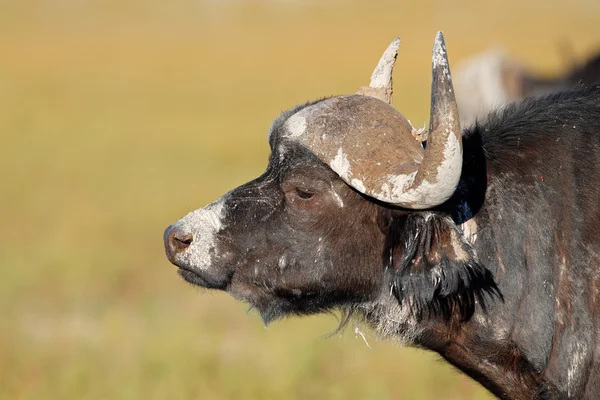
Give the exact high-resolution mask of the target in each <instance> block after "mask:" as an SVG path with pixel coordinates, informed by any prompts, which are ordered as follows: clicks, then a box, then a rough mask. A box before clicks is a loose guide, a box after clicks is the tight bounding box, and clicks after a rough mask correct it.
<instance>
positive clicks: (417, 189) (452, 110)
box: [395, 31, 462, 209]
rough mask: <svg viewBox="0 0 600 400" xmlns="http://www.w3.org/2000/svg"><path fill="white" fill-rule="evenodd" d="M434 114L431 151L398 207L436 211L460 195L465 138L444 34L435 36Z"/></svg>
mask: <svg viewBox="0 0 600 400" xmlns="http://www.w3.org/2000/svg"><path fill="white" fill-rule="evenodd" d="M431 79H432V80H431V112H430V116H429V133H428V139H427V148H426V150H425V154H424V156H423V161H422V162H421V165H420V166H419V169H418V171H417V173H416V175H414V180H413V181H412V182H410V183H405V186H404V189H403V190H402V191H401V192H400V193H398V191H397V190H396V192H397V195H396V199H395V203H396V204H398V205H402V206H404V207H408V208H413V209H425V208H431V207H435V206H437V205H440V204H442V203H444V202H445V201H446V200H448V199H449V198H450V197H451V196H452V195H453V194H454V192H455V191H456V187H457V186H458V182H459V180H460V175H461V171H462V134H461V130H460V120H459V116H458V108H457V105H456V100H455V98H454V89H453V87H452V77H451V76H450V65H449V64H448V55H447V52H446V44H445V42H444V34H443V33H442V32H441V31H440V32H438V33H437V34H436V36H435V41H434V44H433V55H432V77H431Z"/></svg>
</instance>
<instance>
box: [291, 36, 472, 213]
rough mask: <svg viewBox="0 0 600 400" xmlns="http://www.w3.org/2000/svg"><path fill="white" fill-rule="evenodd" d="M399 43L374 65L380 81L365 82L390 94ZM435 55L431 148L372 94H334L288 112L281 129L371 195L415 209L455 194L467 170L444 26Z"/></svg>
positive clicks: (384, 103)
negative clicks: (420, 140)
mask: <svg viewBox="0 0 600 400" xmlns="http://www.w3.org/2000/svg"><path fill="white" fill-rule="evenodd" d="M399 43H400V42H399V41H398V40H395V41H394V42H392V44H391V45H390V46H389V47H388V50H387V51H386V54H384V56H383V57H382V58H381V61H380V62H379V64H378V67H377V68H376V69H375V73H373V79H372V85H373V86H376V85H378V84H380V85H381V87H379V88H376V87H369V88H366V89H370V90H380V91H379V92H378V93H379V94H381V93H388V94H390V96H391V66H392V65H393V60H394V55H395V52H396V50H397V45H398V44H399ZM432 63H433V66H432V72H433V76H432V84H431V115H430V124H429V138H428V141H427V147H426V149H425V150H423V147H422V146H421V144H420V142H417V141H415V140H413V139H412V133H413V128H412V126H411V124H410V123H409V121H408V120H407V119H406V118H405V117H404V116H403V115H402V114H400V113H399V112H398V111H397V110H395V109H394V108H393V107H392V106H390V105H389V104H386V102H384V101H381V97H378V96H371V95H368V96H370V97H365V96H361V95H349V96H338V97H332V98H330V99H326V100H322V101H319V102H316V103H314V104H312V105H309V106H306V107H304V108H302V109H300V110H299V111H298V112H296V113H295V114H293V115H292V116H290V117H289V118H288V119H287V120H286V122H285V124H284V127H283V132H282V135H283V136H284V137H285V138H286V139H288V140H292V141H296V142H299V143H300V144H302V145H303V146H305V147H306V148H308V149H309V150H310V151H311V152H312V153H313V154H315V155H316V156H317V157H318V158H319V159H320V160H321V161H323V162H324V163H325V164H327V165H329V166H330V167H331V169H332V170H334V171H335V172H336V173H337V174H338V175H339V176H340V178H341V179H342V180H344V181H345V182H346V183H347V184H348V185H350V186H352V187H353V188H354V189H356V190H358V191H359V192H361V193H364V194H366V195H367V196H370V197H374V198H376V199H378V200H381V201H383V202H386V203H389V204H393V205H396V206H401V207H405V208H412V209H417V210H421V209H427V208H432V207H435V206H437V205H440V204H442V203H444V202H445V201H446V200H448V199H449V198H450V197H451V196H452V195H453V194H454V192H455V190H456V187H457V186H458V182H459V179H460V175H461V170H462V142H461V131H460V123H459V118H458V111H457V105H456V101H455V99H454V89H453V88H452V78H451V77H450V68H449V66H448V58H447V55H446V47H445V44H444V37H443V35H442V33H441V32H438V34H437V35H436V38H435V43H434V46H433V58H432ZM373 81H374V82H375V83H374V84H373ZM383 82H387V83H383ZM363 89H364V88H363ZM359 93H360V92H359Z"/></svg>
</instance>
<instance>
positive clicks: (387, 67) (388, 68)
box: [356, 38, 400, 104]
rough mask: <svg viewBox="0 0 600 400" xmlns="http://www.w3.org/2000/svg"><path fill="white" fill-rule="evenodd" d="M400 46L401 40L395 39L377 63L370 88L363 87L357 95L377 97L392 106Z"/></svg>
mask: <svg viewBox="0 0 600 400" xmlns="http://www.w3.org/2000/svg"><path fill="white" fill-rule="evenodd" d="M399 46H400V39H399V38H396V39H394V40H393V41H392V43H390V45H389V46H388V47H387V49H385V52H384V53H383V55H382V56H381V59H380V60H379V62H378V63H377V66H376V67H375V70H373V74H372V75H371V83H369V86H363V87H361V88H360V89H359V90H358V92H356V94H362V95H365V96H371V97H375V98H376V99H379V100H382V101H385V102H386V103H388V104H392V93H393V87H392V72H393V70H394V65H395V64H396V57H397V56H398V47H399Z"/></svg>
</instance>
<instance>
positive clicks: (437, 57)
mask: <svg viewBox="0 0 600 400" xmlns="http://www.w3.org/2000/svg"><path fill="white" fill-rule="evenodd" d="M431 61H432V64H433V68H434V69H435V68H437V67H447V66H448V54H447V52H446V42H445V41H444V33H443V32H442V31H438V32H437V33H436V35H435V41H434V43H433V55H432V59H431Z"/></svg>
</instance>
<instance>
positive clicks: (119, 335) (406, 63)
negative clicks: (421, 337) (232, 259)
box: [0, 0, 600, 400]
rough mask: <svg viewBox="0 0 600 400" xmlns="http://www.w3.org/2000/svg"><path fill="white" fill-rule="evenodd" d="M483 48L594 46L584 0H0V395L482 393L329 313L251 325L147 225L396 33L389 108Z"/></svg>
mask: <svg viewBox="0 0 600 400" xmlns="http://www.w3.org/2000/svg"><path fill="white" fill-rule="evenodd" d="M440 29H442V30H444V31H445V34H446V41H447V45H448V49H449V52H450V59H451V63H452V65H454V64H455V63H456V62H457V61H458V60H460V59H462V58H464V57H466V56H468V55H469V54H473V53H474V52H477V51H481V50H484V49H486V48H488V47H489V46H491V45H499V46H502V47H504V48H505V49H507V50H508V51H509V52H510V53H511V54H513V55H515V56H516V57H518V58H520V59H522V60H524V61H525V62H526V63H527V64H528V65H530V66H532V67H535V68H536V69H537V70H539V71H543V72H552V71H556V70H558V69H560V68H561V66H562V65H563V64H564V60H563V59H561V56H560V55H559V52H558V51H557V47H558V46H557V43H558V42H559V41H561V40H568V41H570V42H572V45H573V48H574V51H575V53H576V54H577V56H578V57H579V58H585V56H586V55H588V54H589V52H591V51H593V50H594V49H596V46H597V45H600V35H599V34H600V2H598V0H576V1H568V2H567V1H563V2H557V1H552V2H551V1H542V0H534V1H523V0H504V1H495V2H485V1H480V0H460V1H430V0H423V1H419V2H406V1H375V0H371V1H341V0H340V1H335V0H313V1H309V0H305V1H302V0H297V1H283V0H280V1H274V0H273V1H263V2H250V1H242V0H239V1H233V0H229V1H228V0H220V1H219V0H213V1H199V0H194V1H192V0H189V1H185V0H171V1H159V0H152V1H150V0H120V1H119V0H112V1H94V0H87V1H86V0H46V1H41V0H40V1H31V0H18V1H17V0H14V1H8V0H6V1H0V185H1V186H0V187H1V189H0V194H1V196H0V321H1V322H0V398H2V399H11V400H12V399H36V400H42V399H305V398H312V399H321V398H323V399H326V398H330V399H345V400H346V399H391V398H398V399H486V398H489V395H488V394H487V393H486V392H485V391H484V390H483V389H481V388H480V387H479V386H477V385H476V384H474V383H472V382H471V381H470V380H469V379H467V378H465V377H463V376H461V375H460V374H458V373H457V372H455V371H453V370H452V369H451V368H450V367H448V366H446V364H445V363H444V362H442V361H439V360H438V358H437V357H436V356H434V355H433V354H428V353H426V352H423V351H418V350H411V349H405V348H402V347H400V346H397V345H394V344H391V343H382V342H378V341H376V339H375V338H374V337H373V334H372V333H369V332H368V333H367V337H368V339H369V341H370V345H371V347H372V350H370V349H369V348H367V346H366V345H365V344H364V342H363V340H362V339H361V338H360V337H358V338H357V337H356V336H355V334H354V331H353V326H351V327H350V329H347V330H346V332H345V333H344V334H342V335H335V336H334V337H332V338H328V339H325V338H323V336H324V335H327V334H328V333H330V332H331V331H332V330H334V329H335V327H336V326H337V321H336V320H335V318H332V317H330V316H329V317H328V316H321V317H311V318H295V319H290V320H286V321H283V322H278V323H276V324H274V325H272V326H271V327H269V328H268V329H265V328H264V327H263V326H262V324H261V322H260V319H259V318H258V316H257V315H256V314H255V313H253V312H251V313H249V314H247V313H246V306H245V305H243V304H239V303H236V302H235V301H234V300H233V299H231V298H229V297H228V296H227V295H225V294H221V293H212V292H210V293H209V292H205V291H201V290H198V289H196V288H193V287H191V286H189V285H187V284H185V283H184V282H183V281H182V280H181V279H179V278H178V276H177V275H176V273H175V267H174V266H172V265H170V264H169V263H168V262H167V260H166V259H165V257H164V255H163V245H162V232H163V229H164V228H165V227H166V226H167V225H168V224H170V223H172V222H174V221H175V220H177V219H178V218H179V217H181V216H182V215H184V214H185V213H187V212H188V211H190V210H192V209H194V208H197V207H199V206H202V205H204V204H206V203H207V202H209V201H211V200H213V199H215V198H216V197H217V196H219V195H220V194H221V193H223V192H225V191H227V190H229V189H231V188H233V187H235V186H236V185H238V184H241V183H243V182H245V181H247V180H249V179H251V178H252V177H254V176H256V175H257V174H259V173H260V172H261V171H262V170H263V169H264V167H265V164H266V159H267V155H268V146H267V140H266V135H267V129H268V127H269V124H270V122H271V120H272V119H273V118H274V117H276V116H277V115H278V113H279V112H280V111H281V110H283V109H285V108H288V107H290V106H292V105H294V104H296V103H299V102H303V101H306V100H309V99H315V98H318V97H321V96H325V95H331V94H342V93H349V92H353V91H354V90H355V89H356V88H357V87H358V86H360V85H362V84H365V83H366V82H367V81H368V78H369V77H370V74H371V70H372V68H373V66H374V65H375V63H376V62H377V60H378V58H379V56H380V54H381V52H382V50H383V49H384V48H385V47H386V46H387V44H388V43H389V41H390V40H391V39H392V38H393V37H395V36H400V37H401V38H402V40H403V43H402V45H401V48H400V55H399V57H398V65H397V68H396V74H395V83H396V97H395V105H396V106H397V107H398V108H399V109H400V110H401V111H402V112H403V113H404V114H405V115H406V116H407V117H408V118H409V119H411V120H412V121H413V123H415V124H419V125H422V124H424V123H425V121H426V120H427V111H428V103H427V100H428V97H429V87H428V85H429V62H430V60H431V56H430V54H431V53H430V52H431V44H432V41H433V37H434V33H435V31H436V30H440Z"/></svg>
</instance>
